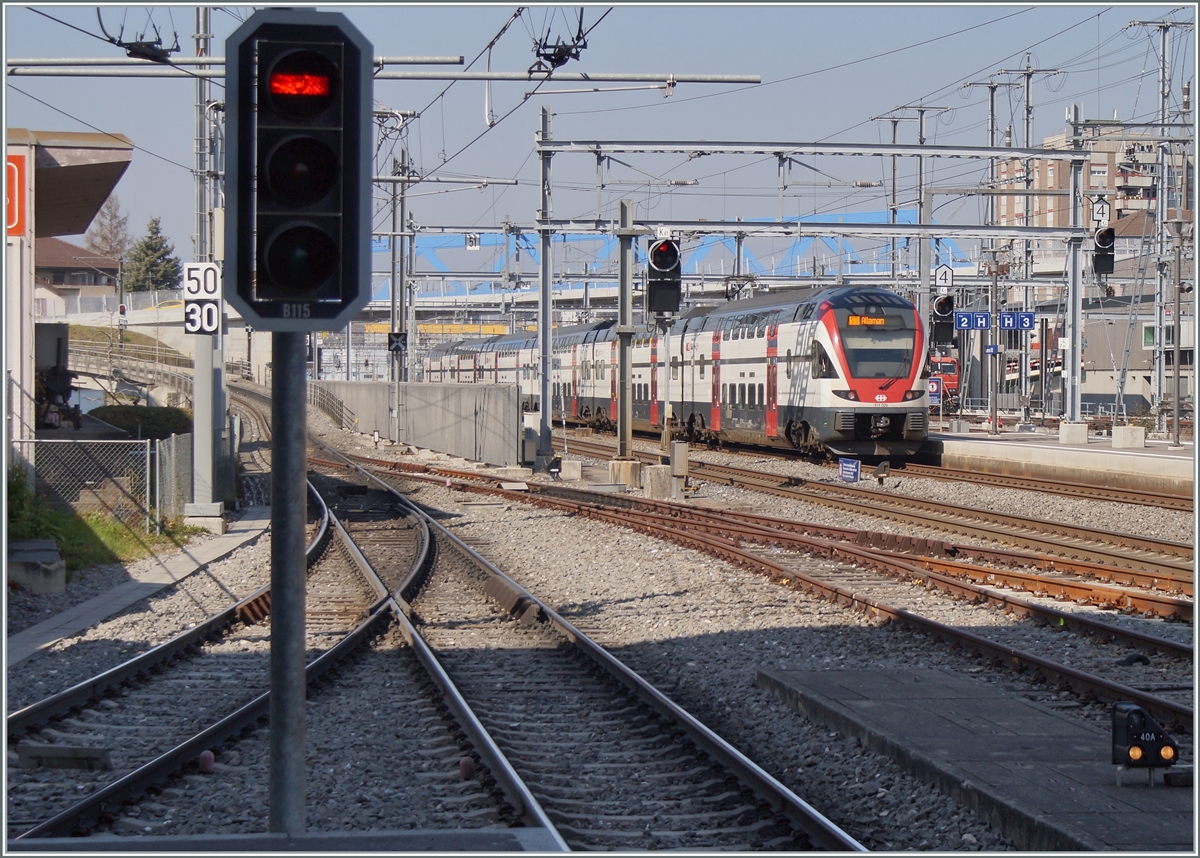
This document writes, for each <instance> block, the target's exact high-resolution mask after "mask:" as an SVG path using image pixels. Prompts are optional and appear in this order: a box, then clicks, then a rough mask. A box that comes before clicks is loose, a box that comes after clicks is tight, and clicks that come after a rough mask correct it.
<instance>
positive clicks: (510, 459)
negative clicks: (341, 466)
mask: <svg viewBox="0 0 1200 858" xmlns="http://www.w3.org/2000/svg"><path fill="white" fill-rule="evenodd" d="M314 384H317V385H319V386H320V387H321V388H322V389H324V390H328V391H329V392H330V393H331V394H333V395H334V396H336V397H337V398H338V399H340V400H342V402H343V403H344V404H345V406H346V407H347V408H349V409H350V410H351V411H352V412H354V416H355V419H357V421H358V423H357V425H356V428H357V429H358V431H359V432H362V433H363V434H364V435H370V434H371V433H372V432H375V431H378V432H379V437H381V438H390V439H391V440H393V441H397V442H399V443H403V444H411V445H413V446H414V447H425V448H426V449H429V450H436V451H438V452H439V453H446V454H448V455H450V456H458V457H460V458H463V459H470V460H472V461H476V462H487V463H489V464H492V465H500V466H507V465H518V466H519V465H522V464H524V462H523V461H522V457H521V452H522V449H521V439H522V433H523V430H522V421H521V401H520V397H519V394H518V391H517V386H516V385H515V384H434V383H427V382H409V383H406V384H401V385H399V403H398V408H397V414H398V415H399V419H398V420H393V419H392V417H391V398H392V396H393V395H395V394H394V393H393V391H395V390H396V389H397V387H396V385H394V384H392V383H391V382H380V381H327V380H322V381H318V382H314Z"/></svg>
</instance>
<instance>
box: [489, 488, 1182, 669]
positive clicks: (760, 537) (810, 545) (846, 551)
mask: <svg viewBox="0 0 1200 858" xmlns="http://www.w3.org/2000/svg"><path fill="white" fill-rule="evenodd" d="M499 492H500V493H503V494H504V496H506V497H508V498H510V499H511V500H514V501H520V500H523V499H524V500H527V502H534V503H539V498H543V497H545V494H544V493H542V492H537V493H533V494H531V495H529V496H528V498H522V494H523V493H521V492H507V493H505V492H504V490H499ZM541 503H542V505H549V506H556V507H557V508H559V509H563V508H566V509H568V510H570V511H571V512H573V513H575V514H578V515H584V516H588V517H592V518H597V519H600V520H604V521H606V522H608V523H611V524H617V525H621V526H629V525H628V522H627V521H626V520H625V519H624V518H622V516H621V514H620V512H617V511H616V509H620V508H621V507H617V508H616V509H614V507H611V506H609V505H608V504H607V497H604V496H602V495H599V494H597V495H595V499H594V500H592V501H587V500H583V501H571V500H567V501H563V500H560V499H557V498H556V499H555V500H553V501H550V502H549V504H546V503H545V502H544V501H542V502H541ZM625 509H627V510H629V511H631V512H634V513H635V514H636V515H638V516H639V517H640V519H641V520H642V521H645V522H647V523H652V524H654V525H655V526H656V527H658V528H660V529H662V530H668V531H669V530H675V529H678V530H686V531H689V532H695V531H699V532H701V533H716V534H718V535H720V536H722V537H723V538H726V539H729V540H731V541H733V543H734V544H735V545H740V544H741V543H742V542H751V543H755V544H760V545H777V546H783V547H787V548H791V549H799V550H810V551H814V552H816V553H819V554H821V555H822V556H826V557H838V556H841V557H844V558H845V559H846V560H848V561H850V562H854V563H860V564H862V565H865V566H870V567H872V568H876V569H882V570H883V571H885V572H887V573H889V574H893V573H897V572H899V573H903V574H906V575H909V576H911V577H912V578H916V579H918V580H921V581H923V582H925V583H926V584H929V585H931V586H934V587H936V588H937V589H939V590H943V591H946V592H949V593H952V594H954V595H956V596H961V597H963V598H968V599H971V600H974V601H985V602H988V603H990V604H994V605H999V606H1001V607H1003V608H1005V609H1006V610H1010V611H1014V612H1016V613H1020V614H1024V615H1026V616H1030V617H1034V618H1036V619H1038V620H1040V621H1042V622H1044V623H1047V624H1049V625H1054V626H1057V627H1060V628H1069V629H1071V630H1072V631H1076V632H1080V633H1084V634H1092V635H1097V636H1100V637H1105V638H1109V639H1113V640H1118V641H1121V642H1123V643H1127V644H1130V645H1132V646H1135V647H1137V648H1139V649H1143V650H1149V651H1158V652H1165V653H1169V654H1172V655H1176V656H1179V657H1181V658H1191V657H1192V656H1193V654H1194V649H1193V647H1192V646H1191V645H1188V644H1179V643H1176V642H1174V641H1171V640H1167V639H1166V638H1161V637H1158V636H1157V635H1151V634H1148V633H1145V632H1139V631H1135V630H1132V629H1123V628H1120V627H1118V626H1114V625H1112V624H1110V623H1105V622H1101V621H1098V620H1093V619H1091V618H1089V617H1086V616H1080V615H1079V614H1073V613H1070V612H1067V611H1061V610H1059V609H1057V608H1053V607H1050V606H1047V605H1039V604H1036V603H1034V602H1030V601H1028V600H1027V599H1022V598H1020V597H1019V596H1014V595H1011V594H1008V593H1002V592H998V591H996V590H993V589H990V588H989V587H988V586H987V585H986V584H984V585H979V584H976V583H973V582H972V581H964V580H961V579H962V577H963V576H965V575H969V576H970V577H972V578H976V579H978V578H986V577H988V576H993V575H996V574H997V570H994V569H986V568H981V567H975V566H971V565H969V564H965V563H957V562H956V561H931V560H929V559H928V558H921V562H923V563H926V564H929V563H931V562H932V563H935V564H937V565H942V566H943V568H946V569H950V570H954V571H953V572H951V574H944V573H941V572H937V571H934V570H932V569H923V568H921V567H920V566H918V565H916V564H914V563H913V562H911V561H912V559H913V558H912V555H908V554H899V553H897V552H891V551H887V550H880V549H876V548H867V547H863V546H859V545H856V544H854V543H852V542H845V541H841V542H838V541H831V540H827V539H820V538H813V537H806V536H796V535H789V534H781V533H780V532H778V531H776V530H773V529H770V528H767V527H761V526H758V525H750V524H745V523H740V522H739V523H736V524H734V523H731V522H730V521H728V520H722V517H721V515H719V514H714V513H710V512H708V511H702V510H694V511H693V510H682V511H677V512H675V513H660V512H646V511H645V510H638V509H630V508H628V507H625ZM689 517H690V519H691V520H689ZM963 570H966V571H963ZM1018 574H1019V573H1018ZM1025 577H1028V578H1036V577H1037V576H1025ZM1105 589H1108V588H1105ZM1113 592H1114V593H1116V594H1120V595H1126V594H1125V592H1124V591H1113ZM1151 604H1155V605H1157V606H1158V607H1159V608H1160V609H1162V610H1170V611H1172V612H1186V614H1187V616H1189V617H1190V616H1191V608H1192V606H1191V604H1190V603H1181V602H1180V600H1177V599H1163V600H1162V601H1161V602H1151Z"/></svg>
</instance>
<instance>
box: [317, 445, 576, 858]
mask: <svg viewBox="0 0 1200 858" xmlns="http://www.w3.org/2000/svg"><path fill="white" fill-rule="evenodd" d="M321 446H325V445H321ZM326 449H329V448H328V447H326ZM330 452H333V453H334V454H335V455H338V456H341V455H342V454H341V453H338V452H337V451H334V450H330ZM347 462H348V464H349V467H351V468H353V469H354V470H355V471H357V472H359V473H362V474H365V475H366V477H367V478H368V479H370V480H372V481H374V482H375V483H377V484H378V485H379V486H380V487H382V488H383V489H385V490H386V491H388V492H389V493H391V494H392V495H394V496H395V497H396V498H397V499H398V500H399V502H400V503H401V504H402V505H403V507H404V509H405V510H406V511H407V512H408V514H409V515H410V516H411V517H413V518H414V519H416V520H417V521H418V522H419V523H420V526H421V531H422V533H423V534H424V539H423V546H424V550H422V551H421V553H420V557H419V563H417V564H414V566H413V569H412V570H411V571H410V573H409V575H408V576H406V578H405V580H404V581H403V582H402V583H401V584H400V586H399V587H397V588H396V590H395V591H394V592H393V593H392V594H391V595H390V598H389V599H388V601H387V604H388V605H389V606H390V607H391V610H392V612H393V613H394V615H395V617H396V621H397V623H398V624H399V626H400V632H401V634H403V635H404V639H405V640H406V641H407V642H408V644H409V646H411V647H412V648H413V653H414V655H416V657H417V660H418V661H419V662H420V663H421V665H422V666H423V667H424V668H425V672H426V673H427V674H428V675H429V679H430V681H431V682H433V684H434V685H435V686H436V687H437V688H438V690H439V691H440V692H441V694H442V699H443V700H444V701H445V703H446V706H447V708H448V709H449V710H450V711H451V712H452V713H453V714H454V717H455V719H457V721H458V724H459V726H460V727H461V728H462V730H463V732H464V733H466V734H467V737H468V738H469V739H470V740H471V743H472V744H473V745H474V746H475V750H476V751H478V752H479V756H480V757H481V758H482V759H483V761H484V763H485V764H486V765H487V766H488V769H489V770H490V771H491V773H492V776H493V777H494V778H495V779H496V782H497V783H498V784H499V785H500V788H501V790H502V791H503V792H504V795H505V798H507V799H508V801H509V803H510V804H512V806H513V808H514V809H515V810H516V812H517V815H518V816H520V817H522V818H523V819H524V820H525V821H526V823H527V824H529V825H533V826H537V827H541V828H545V829H546V830H547V831H548V832H550V834H551V835H552V836H553V838H554V839H555V842H556V843H557V844H558V845H559V846H560V847H561V850H562V851H564V852H569V851H570V848H569V847H568V846H567V844H566V841H565V840H563V839H562V835H560V834H559V833H558V829H557V828H556V827H555V825H554V823H553V822H551V821H550V818H549V817H548V816H547V815H546V812H545V810H544V809H543V808H542V806H541V803H540V802H538V800H537V798H536V797H535V796H534V795H533V792H532V791H531V790H530V789H529V787H528V786H527V785H526V784H525V782H524V781H523V780H522V779H521V777H520V775H518V774H517V771H516V769H515V768H514V767H513V765H512V763H510V762H509V761H508V758H507V757H506V756H505V755H504V752H503V751H501V750H500V747H499V746H498V745H497V744H496V742H495V740H494V739H493V738H492V736H491V734H490V733H488V731H487V728H486V727H484V726H483V723H482V722H480V720H479V718H478V717H477V716H476V715H475V713H474V712H473V711H472V710H471V707H470V704H469V703H467V701H466V699H465V698H464V697H463V696H462V693H461V692H460V691H459V690H458V687H457V686H456V685H455V684H454V681H453V680H452V679H451V678H450V676H449V674H447V673H446V670H445V668H443V667H442V665H441V663H440V662H439V661H438V660H437V656H436V655H434V653H433V650H431V649H430V648H429V645H428V644H427V643H426V642H425V639H424V638H423V637H421V634H420V632H418V631H417V629H416V627H415V626H414V625H413V623H412V621H411V620H410V619H409V615H410V614H411V613H412V608H411V607H410V605H409V603H408V600H407V599H405V598H403V596H402V595H401V594H402V593H404V592H406V591H408V590H409V589H410V588H412V587H416V586H419V583H420V579H422V578H424V576H425V575H426V574H427V572H428V570H429V568H430V567H431V566H432V562H433V553H432V550H431V549H432V544H433V542H432V533H431V528H430V523H431V522H432V521H433V519H432V518H430V517H429V516H428V515H427V514H426V513H425V512H424V511H422V510H421V509H420V508H419V507H418V506H417V505H416V504H414V503H413V502H412V501H410V500H409V499H408V498H406V497H404V495H402V494H400V493H399V492H397V491H396V489H395V488H394V487H393V486H389V485H388V484H387V483H385V482H384V481H383V480H380V479H379V478H378V477H376V476H375V475H373V474H371V473H368V472H366V471H364V470H363V469H362V468H359V467H358V466H356V465H354V464H353V463H352V462H349V460H347ZM321 464H333V463H326V462H322V463H321ZM339 527H340V524H339ZM346 538H347V539H348V540H350V542H351V543H352V542H353V540H352V539H351V538H350V537H349V534H347V535H346ZM353 555H354V558H355V562H356V563H358V564H359V565H360V566H361V567H362V568H371V564H370V561H369V560H367V558H366V557H365V556H364V555H363V554H362V552H361V551H360V550H359V549H358V548H357V546H355V548H354V551H353ZM372 574H373V575H376V576H377V573H375V572H374V570H373V569H372Z"/></svg>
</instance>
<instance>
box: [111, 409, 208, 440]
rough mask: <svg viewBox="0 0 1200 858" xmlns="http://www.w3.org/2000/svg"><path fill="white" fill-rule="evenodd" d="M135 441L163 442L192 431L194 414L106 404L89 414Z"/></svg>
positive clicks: (186, 411)
mask: <svg viewBox="0 0 1200 858" xmlns="http://www.w3.org/2000/svg"><path fill="white" fill-rule="evenodd" d="M88 414H90V415H91V416H92V417H95V418H96V419H97V420H103V421H104V422H105V423H108V424H110V425H112V426H116V427H117V428H118V429H124V430H125V431H126V432H128V433H129V434H130V435H132V436H133V437H135V438H149V439H150V440H154V441H157V440H161V439H163V438H169V437H170V436H171V435H185V434H187V433H188V432H191V431H192V414H191V412H190V411H188V410H187V409H184V408H171V407H167V406H157V405H102V406H101V407H99V408H94V409H92V410H91V411H89V412H88Z"/></svg>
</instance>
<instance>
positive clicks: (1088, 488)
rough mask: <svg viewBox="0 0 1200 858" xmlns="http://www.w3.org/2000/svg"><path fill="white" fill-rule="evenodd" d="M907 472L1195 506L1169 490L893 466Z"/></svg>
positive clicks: (1114, 500) (1188, 507)
mask: <svg viewBox="0 0 1200 858" xmlns="http://www.w3.org/2000/svg"><path fill="white" fill-rule="evenodd" d="M905 474H907V475H908V476H912V477H920V478H922V479H930V480H947V481H957V482H967V483H981V484H984V485H989V486H997V487H999V488H1014V489H1020V490H1022V491H1031V492H1042V493H1045V494H1055V495H1063V496H1065V497H1080V498H1087V499H1089V500H1103V501H1111V502H1112V503H1129V504H1137V505H1139V506H1153V507H1159V508H1160V509H1173V510H1180V511H1182V512H1192V511H1193V509H1194V505H1193V501H1192V497H1191V496H1190V495H1176V494H1170V493H1168V492H1153V491H1138V490H1135V489H1122V488H1114V487H1113V486H1101V485H1089V484H1086V483H1064V482H1061V481H1059V480H1043V479H1039V478H1037V477H1019V476H1014V475H1010V474H989V473H986V472H983V471H963V470H960V469H958V468H946V467H940V466H934V465H921V464H917V463H915V462H906V463H904V464H903V465H901V466H898V467H895V468H892V475H893V476H896V475H905Z"/></svg>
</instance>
